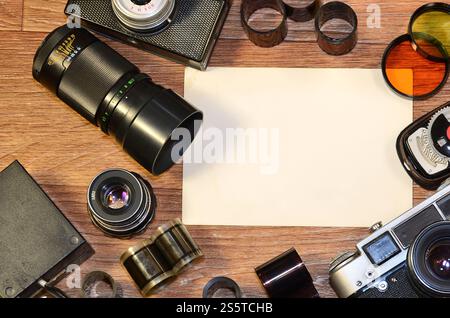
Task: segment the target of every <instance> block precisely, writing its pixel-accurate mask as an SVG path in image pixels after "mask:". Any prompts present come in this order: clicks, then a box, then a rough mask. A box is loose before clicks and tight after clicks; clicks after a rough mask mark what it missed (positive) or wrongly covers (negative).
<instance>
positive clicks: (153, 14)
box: [112, 0, 176, 32]
mask: <svg viewBox="0 0 450 318" xmlns="http://www.w3.org/2000/svg"><path fill="white" fill-rule="evenodd" d="M112 8H113V10H114V13H115V14H116V16H117V18H118V19H119V21H120V22H122V24H124V25H125V26H126V27H127V28H129V29H131V30H133V31H138V32H157V31H160V30H162V29H164V28H165V27H167V26H168V25H169V24H170V23H171V22H172V18H173V15H174V14H175V11H176V10H175V8H176V0H145V1H143V0H139V1H138V0H112Z"/></svg>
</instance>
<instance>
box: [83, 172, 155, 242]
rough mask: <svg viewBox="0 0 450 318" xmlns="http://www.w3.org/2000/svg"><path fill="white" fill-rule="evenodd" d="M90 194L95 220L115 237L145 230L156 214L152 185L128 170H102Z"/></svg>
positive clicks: (99, 226) (91, 215)
mask: <svg viewBox="0 0 450 318" xmlns="http://www.w3.org/2000/svg"><path fill="white" fill-rule="evenodd" d="M87 196H88V198H87V201H88V210H89V214H90V217H91V220H92V222H93V223H94V225H96V226H97V227H98V228H99V229H100V230H102V231H103V232H104V233H105V234H107V235H109V236H112V237H119V238H127V237H130V236H132V235H134V234H138V233H140V232H142V231H143V230H145V228H146V227H147V225H148V224H149V223H150V222H151V220H152V219H153V217H154V215H155V209H156V197H155V195H154V193H153V190H152V187H151V185H150V184H149V183H148V182H147V181H145V180H144V179H143V178H142V177H140V176H139V175H138V174H136V173H132V172H129V171H126V170H121V169H113V170H106V171H104V172H102V173H100V174H99V175H98V176H97V177H95V178H94V180H93V181H92V182H91V184H90V186H89V189H88V194H87Z"/></svg>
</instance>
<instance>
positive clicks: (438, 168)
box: [397, 102, 450, 190]
mask: <svg viewBox="0 0 450 318" xmlns="http://www.w3.org/2000/svg"><path fill="white" fill-rule="evenodd" d="M397 153H398V156H399V158H400V161H401V162H402V163H403V166H404V167H405V169H406V171H407V172H408V174H409V175H410V176H411V178H412V179H413V180H414V181H415V182H417V184H419V185H420V186H422V187H423V188H425V189H428V190H436V189H437V188H438V187H439V186H440V185H441V184H442V183H443V182H444V181H445V180H446V179H447V178H449V177H450V164H449V163H450V102H448V103H446V104H445V105H442V106H440V107H438V108H437V109H435V110H433V111H431V112H430V113H428V114H426V115H424V116H423V117H421V118H419V119H418V120H416V121H415V122H413V123H412V124H411V125H410V126H408V127H407V128H406V129H405V130H403V132H402V133H401V134H400V136H399V137H398V139H397Z"/></svg>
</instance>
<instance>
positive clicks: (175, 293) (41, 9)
mask: <svg viewBox="0 0 450 318" xmlns="http://www.w3.org/2000/svg"><path fill="white" fill-rule="evenodd" d="M65 2H66V1H65V0H54V1H44V0H25V2H24V21H23V25H24V30H25V31H27V32H9V31H0V78H1V79H2V80H1V81H0V88H1V89H2V95H1V96H0V109H2V110H3V112H2V116H0V145H1V150H0V168H3V167H5V166H6V165H8V164H9V163H10V162H11V161H12V160H14V159H19V160H20V161H21V162H22V163H23V164H24V165H25V167H26V168H27V169H28V170H29V172H30V173H31V174H32V175H33V176H34V177H35V178H36V180H37V181H38V182H39V183H40V184H41V185H42V186H43V188H44V190H45V191H46V192H47V193H48V194H49V195H50V197H51V198H52V199H53V200H54V201H55V203H56V204H57V205H58V206H59V207H60V208H61V210H62V211H63V212H64V213H65V214H66V215H67V217H68V218H69V219H70V220H71V221H72V222H73V223H74V224H75V226H76V227H77V228H78V229H79V230H80V231H81V232H82V233H83V235H85V237H86V238H87V239H88V241H89V242H90V243H91V244H92V246H93V247H94V249H95V250H96V254H95V255H94V256H93V257H92V258H91V259H90V260H89V261H87V262H86V263H85V264H83V266H82V270H83V273H86V272H88V271H91V270H95V269H100V270H104V271H107V272H109V273H110V274H111V275H112V276H113V277H114V278H115V279H116V280H117V281H118V282H119V283H120V285H121V286H122V289H123V291H124V296H130V297H138V296H139V293H138V292H137V289H136V288H135V286H134V285H133V283H132V281H131V280H130V278H129V277H128V275H127V273H126V272H125V271H124V270H123V269H122V268H121V266H120V265H119V263H118V258H119V256H120V254H121V253H122V252H123V251H125V250H126V249H127V248H128V247H129V246H131V245H133V244H135V243H137V242H139V241H140V240H141V239H143V238H146V237H148V236H149V235H150V233H151V232H152V231H153V230H154V229H155V228H156V227H157V226H159V225H161V224H162V223H164V222H166V221H168V220H170V219H172V218H174V217H179V216H181V193H182V191H181V189H182V167H181V166H180V165H177V166H175V167H174V168H172V169H171V170H170V171H169V172H167V173H166V174H164V175H163V176H160V177H153V176H151V175H150V174H149V173H148V172H146V171H145V170H144V169H143V168H142V167H140V166H139V165H138V164H137V163H135V162H134V161H133V160H132V159H131V158H130V157H129V156H127V155H126V154H125V153H124V152H123V151H122V150H121V149H120V147H119V146H117V145H116V144H115V143H114V142H113V140H111V138H108V137H107V136H104V135H103V134H102V133H101V132H99V131H98V129H97V128H95V127H93V126H92V125H90V124H89V123H87V122H86V121H85V120H84V119H83V118H81V117H80V116H79V115H77V114H76V113H75V112H74V111H72V110H71V109H70V108H69V107H68V106H66V105H64V104H63V103H62V102H61V101H59V100H58V99H57V98H56V97H54V96H52V95H51V94H50V93H48V92H47V91H46V90H45V89H44V88H43V87H42V86H41V85H39V84H38V83H36V82H35V81H34V80H33V79H32V76H31V63H32V59H33V54H34V51H35V49H36V48H37V47H38V45H39V43H40V41H41V40H42V39H43V38H44V37H45V33H46V32H48V31H51V30H53V28H54V27H56V26H59V25H61V24H63V23H64V21H65V16H64V14H62V10H63V8H64V6H65ZM239 3H240V2H239V1H238V0H235V1H234V4H233V8H232V11H231V13H230V15H229V17H228V20H227V22H226V25H225V28H224V31H223V33H222V35H221V38H220V40H219V42H218V44H217V47H216V49H215V52H214V55H213V58H212V61H211V65H212V66H234V67H244V66H247V67H254V66H259V67H357V68H378V67H379V65H380V61H381V56H382V53H383V51H384V49H385V47H386V45H387V43H388V42H389V41H391V40H392V39H393V38H394V37H396V36H397V35H400V34H401V33H403V32H404V30H405V27H406V25H407V22H408V18H409V14H410V13H411V12H412V11H413V10H414V9H415V8H416V7H418V6H419V5H421V4H423V3H424V1H416V0H410V1H408V0H401V1H400V3H399V2H395V3H394V2H392V1H388V0H380V1H379V2H378V3H379V4H380V5H381V8H382V26H383V27H382V29H367V28H365V26H364V25H360V42H359V44H358V46H357V47H356V48H355V50H354V51H353V52H352V53H351V54H349V55H346V56H342V57H338V58H336V57H331V56H328V55H326V54H325V53H323V52H322V51H321V50H320V49H319V48H318V46H317V44H316V43H314V41H313V40H314V34H313V32H312V31H311V30H312V29H311V26H312V25H309V26H308V23H306V24H293V23H291V22H290V28H291V31H290V34H289V37H288V41H286V42H285V43H283V44H281V45H280V46H278V47H275V48H271V49H262V48H258V47H256V46H254V45H253V44H252V43H251V42H249V41H248V40H247V39H246V37H245V34H244V33H243V31H242V29H241V27H240V21H239V15H238V13H239ZM349 3H350V4H352V5H353V6H354V7H355V9H356V11H357V12H358V14H359V16H360V24H361V23H363V24H364V21H365V19H366V17H367V12H366V8H367V5H368V4H369V3H370V1H365V0H352V1H349ZM0 17H1V18H3V12H1V11H0ZM0 20H1V19H0ZM0 30H1V27H0ZM102 39H104V38H102ZM23 43H27V47H28V48H29V49H28V50H17V48H18V47H22V46H23ZM107 43H108V44H110V45H111V46H112V47H113V48H115V49H117V50H118V51H119V52H120V53H122V54H123V55H124V56H125V57H127V58H129V59H130V60H131V61H133V62H134V63H136V64H137V65H138V66H139V67H141V69H142V70H143V71H144V72H147V73H149V74H150V75H151V76H152V78H153V79H154V80H155V82H158V83H160V84H162V85H165V86H168V87H170V88H172V89H174V90H175V91H177V92H178V93H180V94H182V93H183V76H184V68H183V67H182V66H180V65H177V64H174V63H171V62H168V61H166V60H164V59H162V58H159V57H155V56H153V55H151V54H149V53H146V52H143V51H140V50H138V49H135V48H132V47H129V46H126V45H123V44H120V43H117V42H114V41H111V40H107ZM386 89H388V88H387V87H386ZM448 100H450V85H449V84H447V85H446V86H445V87H444V89H443V91H442V92H440V93H439V94H438V95H437V96H435V97H433V98H431V99H429V100H427V101H423V102H416V103H415V108H414V116H415V117H416V118H417V117H418V116H420V115H422V114H424V113H425V112H428V111H430V110H432V109H434V108H435V107H437V106H439V105H441V104H443V103H444V102H446V101H448ZM362 102H363V101H362ZM393 142H394V141H393ZM393 146H394V145H393ZM111 167H121V168H125V169H129V170H133V171H136V172H138V173H140V174H141V175H143V176H144V177H145V178H147V179H148V180H149V181H150V182H151V183H152V185H153V186H154V188H155V191H156V194H157V197H158V210H157V215H156V219H155V221H154V222H153V223H152V224H151V225H150V227H149V228H148V229H147V231H146V232H145V233H143V234H142V235H140V236H139V237H135V238H133V239H132V240H115V239H111V238H107V237H105V236H104V235H102V234H101V233H100V232H99V231H98V230H97V229H96V228H95V227H94V226H93V225H92V223H91V222H90V220H89V218H88V215H87V211H86V199H85V197H86V189H87V186H88V184H89V182H90V181H91V179H92V178H93V177H94V176H95V175H96V174H97V173H99V172H100V171H101V170H104V169H107V168H111ZM430 194H431V192H427V191H425V190H423V189H420V188H419V187H418V186H414V200H415V203H418V202H420V201H422V200H423V199H424V198H425V197H427V196H428V195H430ZM378 199H382V198H378ZM401 212H403V211H399V214H400V213H401ZM375 221H377V220H374V222H375ZM189 230H190V232H191V234H192V235H193V237H194V238H195V240H196V241H197V242H198V243H199V245H200V246H201V247H202V248H203V250H204V253H205V257H204V258H203V259H202V260H200V261H199V262H197V263H195V264H194V266H193V267H192V268H190V269H189V270H188V271H186V273H184V274H183V275H182V276H180V277H179V279H177V280H176V281H174V282H173V283H172V284H171V285H170V286H169V287H168V288H165V289H164V290H162V292H161V293H159V294H158V295H156V296H157V297H200V296H201V292H202V288H203V286H204V284H206V282H207V281H208V280H209V279H210V278H212V277H213V276H218V275H227V276H230V277H231V278H233V279H235V280H236V281H237V282H238V283H239V284H240V285H241V287H242V289H243V291H244V294H245V295H246V296H248V297H249V296H250V297H264V296H265V293H264V291H263V289H262V287H261V285H260V283H259V281H258V279H257V277H256V275H255V273H254V271H253V268H254V267H255V266H257V265H260V264H261V263H263V262H265V261H267V260H268V259H270V258H272V257H274V256H276V255H278V254H280V253H281V252H283V251H284V250H286V249H288V248H290V247H292V246H294V247H296V248H297V249H298V251H299V253H300V254H301V255H302V258H303V259H304V261H305V263H306V264H307V266H308V268H309V270H310V272H311V274H312V276H313V278H314V281H315V284H316V285H317V288H318V290H319V292H320V293H321V295H322V296H325V297H333V296H334V293H333V291H332V290H331V288H330V286H329V284H328V264H329V262H330V260H331V259H332V258H333V257H334V256H336V255H337V254H338V253H339V252H342V251H345V250H352V249H354V246H355V244H356V242H358V241H359V240H360V239H362V238H363V237H365V236H366V235H367V231H366V230H365V229H339V228H304V227H298V228H261V227H254V228H249V227H202V226H191V227H189ZM60 287H62V288H64V289H66V288H65V284H64V282H61V283H60ZM66 290H67V289H66ZM67 292H68V293H69V294H70V295H72V296H78V295H79V294H78V293H79V292H78V291H77V290H67Z"/></svg>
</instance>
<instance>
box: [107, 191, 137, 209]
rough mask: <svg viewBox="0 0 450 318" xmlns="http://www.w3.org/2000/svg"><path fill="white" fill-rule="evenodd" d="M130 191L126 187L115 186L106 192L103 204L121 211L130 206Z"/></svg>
mask: <svg viewBox="0 0 450 318" xmlns="http://www.w3.org/2000/svg"><path fill="white" fill-rule="evenodd" d="M129 201H130V190H129V188H128V187H127V186H126V185H114V186H111V187H108V188H107V189H106V191H105V192H104V196H103V204H104V205H105V206H106V207H108V208H109V209H112V210H120V209H123V208H125V207H127V206H128V204H129Z"/></svg>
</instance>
